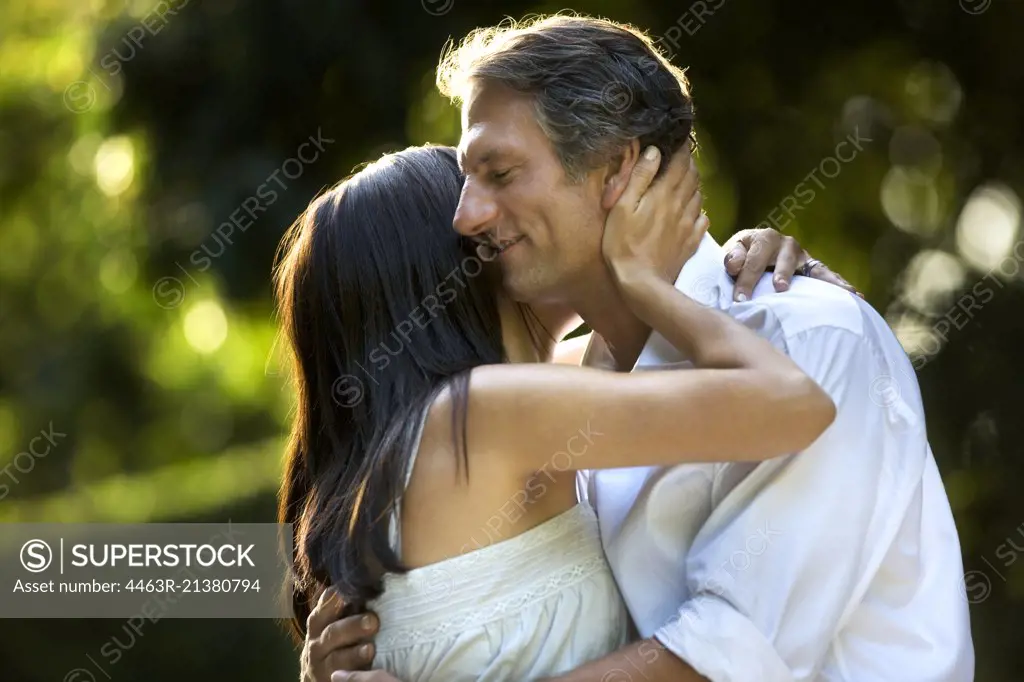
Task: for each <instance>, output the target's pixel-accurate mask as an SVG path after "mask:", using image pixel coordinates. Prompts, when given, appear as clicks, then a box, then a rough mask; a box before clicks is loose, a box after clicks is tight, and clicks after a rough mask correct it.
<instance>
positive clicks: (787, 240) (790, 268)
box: [772, 237, 807, 291]
mask: <svg viewBox="0 0 1024 682" xmlns="http://www.w3.org/2000/svg"><path fill="white" fill-rule="evenodd" d="M806 257H807V254H806V253H804V250H803V249H802V248H800V243H799V242H797V240H795V239H793V238H792V237H783V238H782V245H781V246H780V247H779V255H778V257H776V259H775V275H774V276H773V277H772V282H773V283H774V284H775V291H786V290H787V289H789V284H790V282H792V281H793V274H794V273H795V272H796V264H797V263H798V262H800V261H801V260H804V259H806Z"/></svg>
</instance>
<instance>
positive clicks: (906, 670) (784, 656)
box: [580, 236, 974, 682]
mask: <svg viewBox="0 0 1024 682" xmlns="http://www.w3.org/2000/svg"><path fill="white" fill-rule="evenodd" d="M724 255H725V254H724V252H723V251H722V249H721V247H719V246H718V244H717V243H715V241H714V240H713V239H711V237H709V236H708V237H705V239H704V242H702V244H701V246H700V248H699V249H698V251H697V253H696V254H695V255H694V256H693V258H691V259H690V260H689V261H688V262H687V263H686V265H685V266H684V268H683V270H682V272H680V275H679V278H678V280H677V281H676V288H677V289H679V290H681V291H683V292H685V293H686V294H687V295H689V296H690V297H691V298H694V299H696V300H698V301H700V302H702V303H705V304H707V305H711V306H714V307H716V308H718V309H720V310H722V311H724V312H726V313H727V314H728V315H729V316H730V317H732V318H733V319H735V320H738V321H739V322H741V323H742V324H744V325H746V326H747V327H749V328H751V329H753V330H754V331H756V332H757V333H758V334H760V335H761V336H762V337H764V338H767V339H768V340H769V341H771V342H772V343H773V344H774V345H775V346H776V347H777V348H779V349H781V350H783V351H785V352H786V354H787V355H789V357H791V358H792V359H793V360H794V361H795V362H796V363H797V364H798V365H799V366H800V367H801V368H802V369H803V370H804V371H805V372H807V374H808V375H810V376H811V377H812V378H813V379H815V381H817V382H818V383H819V384H820V385H821V386H822V387H823V388H824V389H825V390H826V391H827V392H828V393H829V395H830V396H831V397H832V399H833V401H834V402H835V404H836V408H837V415H836V420H835V422H834V423H833V424H832V425H831V426H830V427H829V429H828V430H827V431H826V432H825V433H824V434H823V435H822V436H821V437H820V438H818V440H817V441H815V443H814V444H813V445H812V446H811V447H809V448H807V449H806V450H804V451H803V452H801V453H799V454H797V455H794V456H788V457H780V458H777V459H773V460H770V461H768V462H765V463H762V464H759V465H755V464H749V463H724V464H723V463H720V464H693V465H682V466H677V467H670V468H661V467H637V468H630V469H609V470H600V471H593V472H583V473H581V479H580V483H581V485H580V488H581V492H583V494H585V495H586V496H587V497H588V498H589V500H590V502H591V504H593V505H594V506H595V508H596V509H597V513H598V517H599V519H600V525H601V536H602V542H603V544H604V548H605V552H606V554H607V556H608V560H609V562H610V563H611V566H612V569H613V571H614V572H615V577H616V580H617V581H618V584H619V588H620V590H621V591H622V594H623V597H624V598H625V600H626V603H627V605H628V607H629V610H630V613H631V615H632V617H633V620H634V622H635V623H636V626H637V629H638V631H639V632H640V634H641V636H643V637H651V636H654V637H656V638H657V639H658V640H659V641H660V642H661V643H662V644H664V645H665V647H666V648H667V649H668V650H670V651H671V652H673V653H674V654H675V655H677V656H678V657H679V658H681V659H683V660H684V661H686V662H687V663H689V664H690V665H691V666H692V667H693V668H694V669H696V670H697V671H698V672H699V673H701V674H702V675H704V676H705V677H707V678H709V679H710V680H712V682H753V681H755V680H756V681H757V682H775V681H778V682H783V681H786V682H791V681H804V680H807V681H816V682H821V681H826V680H827V681H829V682H833V681H839V680H842V681H844V682H848V681H850V682H869V681H873V680H887V681H888V680H899V681H900V682H969V681H970V680H972V679H973V677H974V650H973V645H972V642H971V633H970V622H969V616H968V605H967V600H966V598H965V594H964V587H963V567H962V562H961V557H960V544H959V541H958V538H957V533H956V527H955V526H954V524H953V516H952V513H951V511H950V507H949V502H948V500H947V498H946V493H945V490H944V489H943V486H942V481H941V480H940V478H939V473H938V469H937V468H936V465H935V460H934V458H933V456H932V452H931V448H930V447H929V445H928V442H927V439H926V434H925V421H924V412H923V409H922V406H921V396H920V392H919V390H918V385H917V381H916V378H915V376H914V370H913V368H912V367H911V364H910V362H909V360H908V359H907V356H906V353H905V352H904V350H903V348H902V347H901V346H900V344H899V342H898V341H897V340H896V338H895V337H894V336H893V334H892V332H891V331H890V329H889V327H888V326H887V325H886V324H885V321H884V320H883V319H882V318H881V317H880V316H879V315H878V314H877V313H876V312H875V310H874V309H872V308H871V306H869V305H867V304H866V303H864V302H863V301H861V300H860V299H859V298H857V297H855V296H852V295H851V294H849V293H847V292H845V291H843V290H842V289H840V288H839V287H835V286H832V285H829V284H825V283H823V282H819V281H816V280H813V279H808V278H805V277H795V278H793V282H792V285H791V287H790V290H789V291H788V292H786V293H782V294H777V293H775V291H774V288H773V286H772V282H771V277H770V276H768V275H765V276H764V277H763V278H762V279H761V281H760V283H759V284H758V286H757V287H756V288H755V289H754V292H753V297H752V300H751V301H748V302H745V303H734V302H733V301H732V291H733V284H732V281H731V280H730V279H729V277H728V275H727V274H726V272H725V269H724V266H723V257H724ZM681 361H682V360H681V356H680V354H679V353H678V351H676V349H675V348H673V347H672V346H671V345H670V344H669V343H668V342H667V341H666V340H665V339H664V337H662V336H661V335H660V334H658V333H654V334H652V335H651V338H650V339H649V340H648V343H647V345H646V346H645V348H644V350H643V352H642V353H641V355H640V357H639V359H638V360H637V364H636V367H635V369H634V371H641V370H645V369H650V368H659V367H665V366H673V365H674V366H679V365H680V363H681ZM766 409H771V408H770V407H767V406H766ZM735 418H736V420H737V421H740V420H742V419H743V418H744V416H743V415H742V414H737V415H735ZM649 654H650V655H664V654H663V652H655V651H651V652H649Z"/></svg>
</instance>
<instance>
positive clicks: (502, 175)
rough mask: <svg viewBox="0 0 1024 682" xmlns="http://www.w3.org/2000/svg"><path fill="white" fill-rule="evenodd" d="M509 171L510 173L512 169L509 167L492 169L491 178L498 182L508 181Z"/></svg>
mask: <svg viewBox="0 0 1024 682" xmlns="http://www.w3.org/2000/svg"><path fill="white" fill-rule="evenodd" d="M511 173H512V169H511V168H507V169H505V170H502V171H493V172H492V173H491V180H494V181H495V182H498V183H501V182H506V181H508V179H509V176H510V174H511Z"/></svg>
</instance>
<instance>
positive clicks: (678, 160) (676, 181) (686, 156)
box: [663, 145, 696, 192]
mask: <svg viewBox="0 0 1024 682" xmlns="http://www.w3.org/2000/svg"><path fill="white" fill-rule="evenodd" d="M691 168H694V169H695V168H696V166H695V165H694V164H693V157H692V156H691V155H690V149H689V147H688V146H687V145H683V146H682V147H681V148H680V149H679V150H678V151H677V152H676V153H675V154H673V155H672V159H671V161H669V165H668V168H666V169H665V175H664V178H663V179H664V182H665V184H666V185H668V186H669V187H670V188H671V190H672V191H673V192H674V191H676V190H677V189H678V188H679V186H680V185H681V184H682V183H683V181H685V180H686V179H687V178H688V177H689V176H690V173H691Z"/></svg>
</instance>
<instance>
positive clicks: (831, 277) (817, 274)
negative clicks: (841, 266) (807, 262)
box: [810, 263, 864, 298]
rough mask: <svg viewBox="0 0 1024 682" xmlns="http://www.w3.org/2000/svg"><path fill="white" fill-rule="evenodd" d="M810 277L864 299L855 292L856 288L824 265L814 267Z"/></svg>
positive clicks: (860, 294)
mask: <svg viewBox="0 0 1024 682" xmlns="http://www.w3.org/2000/svg"><path fill="white" fill-rule="evenodd" d="M810 275H811V277H813V278H814V279H820V280H821V281H823V282H828V283H829V284H834V285H836V286H837V287H842V288H843V289H846V290H847V291H849V292H850V293H851V294H857V295H858V296H860V297H861V298H864V295H863V294H862V293H860V292H859V291H857V288H856V287H854V286H853V285H852V284H850V283H849V282H847V281H846V280H845V279H843V278H842V277H841V276H840V275H837V274H836V273H834V272H832V270H830V269H829V267H828V266H827V265H825V264H824V263H821V264H819V265H817V266H816V267H814V268H813V269H812V270H811V272H810Z"/></svg>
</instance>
